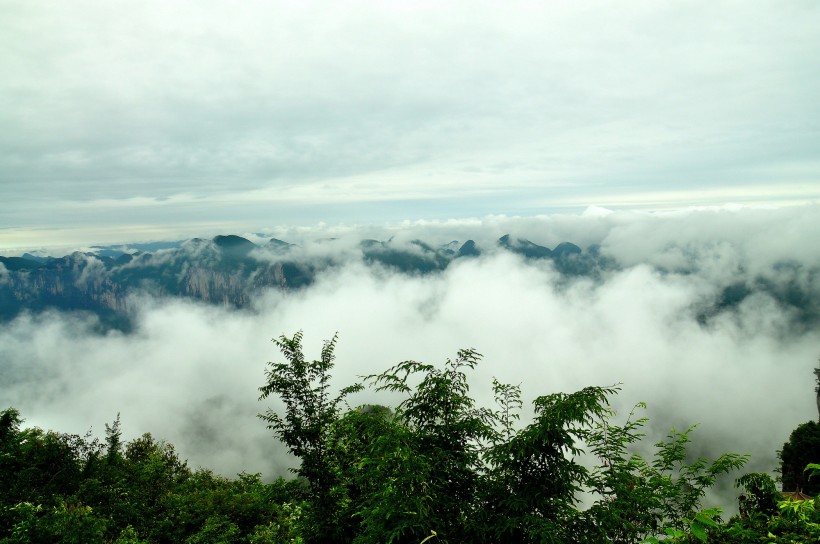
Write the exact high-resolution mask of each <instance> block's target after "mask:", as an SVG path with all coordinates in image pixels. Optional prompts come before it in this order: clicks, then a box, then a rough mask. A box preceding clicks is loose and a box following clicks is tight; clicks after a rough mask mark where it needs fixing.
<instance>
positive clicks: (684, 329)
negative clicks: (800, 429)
mask: <svg viewBox="0 0 820 544" xmlns="http://www.w3.org/2000/svg"><path fill="white" fill-rule="evenodd" d="M817 211H818V210H817V208H816V206H803V207H793V208H784V209H775V210H750V209H732V208H729V209H727V208H723V209H712V210H689V211H685V212H675V213H671V212H670V213H667V214H661V213H654V214H649V213H626V212H618V213H608V212H606V211H605V210H588V211H587V213H585V214H581V215H563V216H547V217H534V218H506V217H491V218H485V219H482V220H475V221H451V222H437V223H408V224H404V225H394V226H393V227H390V228H389V229H387V230H382V231H379V232H371V231H369V230H366V229H355V228H353V229H348V230H346V231H344V232H342V231H341V230H339V229H338V228H335V230H334V228H331V227H317V228H316V229H311V230H306V229H301V230H299V231H298V232H297V231H296V230H288V229H287V228H279V229H278V230H277V229H274V231H272V234H275V235H276V236H277V237H279V238H282V239H285V240H287V241H293V242H297V243H300V247H301V249H299V251H304V252H306V253H309V252H311V251H313V252H318V253H321V251H330V250H327V249H322V250H320V249H317V248H327V247H344V248H346V249H345V250H344V251H339V252H338V253H337V255H347V254H351V255H352V254H353V252H352V251H351V248H352V247H354V246H353V244H350V243H342V242H339V243H337V244H336V245H335V246H333V245H332V244H331V246H329V245H328V244H326V243H322V244H320V243H316V244H311V243H310V242H309V240H327V239H328V238H335V239H336V240H337V241H338V240H342V241H344V240H348V239H351V240H352V239H354V238H355V239H361V238H362V237H366V236H364V235H373V236H372V237H378V236H377V235H379V234H380V235H381V236H382V239H386V237H388V236H394V237H398V238H402V237H405V238H407V239H412V238H421V239H424V240H427V241H431V240H433V241H436V240H438V241H440V242H441V243H446V242H449V241H450V240H453V239H457V240H461V241H464V240H466V239H468V238H473V239H475V240H476V241H477V242H479V243H481V242H485V243H490V242H492V241H493V240H495V239H497V237H498V236H500V235H502V234H505V233H510V234H512V235H513V236H514V237H521V238H527V239H529V240H532V241H533V242H536V243H540V244H542V245H547V246H549V247H554V246H555V245H556V244H557V243H559V242H561V241H572V242H574V243H576V244H578V245H579V246H581V247H584V248H586V247H588V246H589V245H592V244H599V245H600V247H601V251H602V252H603V253H605V254H606V255H608V256H611V257H614V258H615V259H616V260H617V261H618V263H619V264H620V267H619V268H618V269H616V270H612V271H610V272H607V273H605V274H604V275H603V276H602V277H601V278H600V279H589V278H575V279H570V280H567V278H562V277H561V276H560V274H559V273H558V272H556V271H555V270H554V269H553V267H552V264H551V262H550V261H529V262H528V261H524V260H522V259H521V258H519V257H518V256H516V255H514V254H510V253H506V252H487V253H486V254H485V255H483V256H482V257H480V258H475V259H458V260H456V261H454V263H453V264H452V265H451V266H450V267H448V268H447V270H446V271H444V272H442V273H438V274H431V275H426V276H413V275H406V274H399V273H396V272H392V271H390V270H388V269H385V268H381V267H378V266H367V265H365V264H364V263H363V262H362V261H361V259H360V258H359V259H354V258H352V257H351V258H350V259H348V260H344V259H342V260H341V261H340V262H341V264H340V265H339V266H335V267H332V268H329V269H327V270H325V271H324V272H322V273H321V274H320V275H319V277H318V279H317V281H316V282H315V283H314V284H313V285H312V286H311V287H309V288H307V289H303V290H299V291H292V292H281V291H274V290H271V291H267V292H264V293H261V294H260V295H259V296H258V298H257V299H256V300H255V301H254V303H253V307H252V308H250V309H246V310H230V309H225V308H222V307H217V306H211V305H206V304H202V303H197V302H192V301H189V300H179V299H156V298H151V297H149V296H142V297H138V298H136V299H135V300H134V307H135V308H137V309H136V310H135V322H136V327H135V329H134V331H133V332H131V333H128V334H125V333H122V332H118V331H108V332H106V333H100V332H98V331H99V328H97V327H95V323H94V319H93V318H91V317H87V316H86V317H83V316H81V315H77V314H71V315H68V314H60V313H46V314H40V315H24V316H21V317H19V318H17V319H16V320H14V321H12V322H10V323H6V324H4V325H3V326H2V328H0V365H2V372H0V405H3V406H4V407H5V406H14V407H15V408H17V409H19V410H20V411H21V412H22V415H23V417H24V418H26V424H27V425H31V426H39V427H42V428H46V429H54V430H59V431H62V432H73V433H79V434H83V433H84V432H85V431H87V430H88V429H89V428H91V429H92V432H93V433H94V434H96V435H98V436H99V435H101V434H102V430H103V428H104V423H106V422H109V423H110V422H111V421H113V420H114V418H115V417H116V415H117V413H120V414H121V418H122V426H123V431H124V437H125V438H126V439H131V438H134V437H136V436H139V435H140V434H142V433H143V432H151V433H152V434H153V435H154V436H155V437H158V438H163V439H166V440H168V441H169V442H171V443H173V444H174V445H175V446H176V448H177V450H178V451H179V452H180V454H181V456H182V457H183V458H186V459H188V461H189V463H190V464H191V465H192V466H204V467H209V468H212V469H214V470H216V471H217V472H220V473H223V474H226V475H232V474H234V473H236V472H239V471H243V470H244V471H247V472H261V473H263V475H264V476H265V477H266V478H272V477H275V476H278V475H285V474H287V469H288V467H292V466H294V465H295V463H296V461H295V460H294V459H293V458H292V457H290V456H288V454H287V452H286V450H285V448H284V447H283V446H282V445H281V444H279V443H278V442H277V441H276V440H275V439H274V438H272V437H271V432H270V431H269V430H267V429H266V428H265V425H264V423H263V422H262V421H261V420H259V419H257V418H256V414H257V413H259V412H261V411H264V410H265V409H267V408H268V407H272V408H274V409H278V408H279V407H280V405H279V404H278V403H277V400H276V399H273V398H270V399H268V400H266V401H264V402H258V401H257V397H258V396H259V392H258V387H259V386H261V385H262V384H263V382H264V370H265V364H266V362H267V361H281V360H282V357H281V355H280V354H279V353H278V352H277V350H276V348H275V346H274V345H273V344H272V343H271V342H270V339H271V338H272V337H278V336H279V335H280V334H286V335H291V334H293V333H294V332H296V331H298V330H302V331H304V334H305V338H304V342H305V350H306V352H307V355H308V356H310V357H312V358H315V357H318V356H319V351H320V349H321V347H322V342H323V341H324V340H326V339H329V338H331V337H332V336H333V335H334V334H335V333H337V332H338V334H339V341H338V346H337V349H336V355H337V360H336V367H335V369H334V371H333V374H334V379H333V385H334V387H339V388H340V387H343V386H345V385H348V384H350V383H352V382H354V381H356V380H357V379H358V377H359V376H361V375H364V374H371V373H376V372H381V371H383V370H385V369H386V368H387V367H389V366H391V365H393V364H395V363H397V362H400V361H403V360H407V359H413V360H418V361H424V362H430V363H440V362H443V361H444V360H446V359H447V358H449V357H453V356H454V355H455V354H456V351H457V350H458V349H460V348H466V347H471V348H475V349H476V350H478V351H479V352H480V353H482V354H483V356H484V360H483V361H482V363H481V364H480V365H479V366H478V368H477V369H476V371H475V372H474V373H473V374H472V375H471V384H472V387H473V392H474V394H475V396H476V398H477V399H479V401H480V402H482V403H485V404H487V405H490V404H491V403H492V393H491V389H490V385H491V380H492V377H497V378H498V379H499V380H501V381H503V382H509V383H515V384H521V388H522V392H523V396H524V400H525V417H523V418H522V421H523V422H526V421H527V418H526V412H527V411H528V409H527V408H526V406H528V405H529V404H530V402H531V400H532V399H534V398H535V397H536V396H539V395H543V394H549V393H553V392H558V391H564V392H570V391H574V390H577V389H580V388H583V387H585V386H587V385H612V384H615V383H620V384H622V385H621V387H622V390H621V392H620V394H619V395H618V396H617V397H614V398H613V399H612V402H613V407H614V408H615V409H616V410H617V411H618V413H619V414H620V416H619V417H625V416H626V414H627V413H628V412H629V411H630V410H631V408H632V407H633V406H634V405H635V404H636V403H638V402H646V403H647V405H648V407H647V409H646V410H645V412H643V414H645V415H647V416H648V417H649V418H650V421H649V423H648V424H647V426H646V428H645V431H646V433H647V435H648V436H647V438H646V440H645V443H644V445H643V446H641V447H640V448H639V450H640V451H642V452H644V453H648V452H651V449H652V448H651V445H652V444H653V443H654V442H656V441H657V440H659V439H661V438H663V437H664V436H665V435H666V433H667V432H668V431H669V429H670V428H672V427H675V428H677V429H679V430H683V429H685V428H687V427H688V426H689V425H691V424H695V423H699V427H698V429H697V430H696V431H695V433H694V434H693V439H694V442H693V444H692V446H691V448H690V451H691V452H692V454H693V455H700V454H704V455H711V456H715V455H718V454H719V453H722V452H725V451H733V452H739V453H750V454H751V455H752V460H751V462H750V464H749V466H748V468H749V470H760V471H772V470H774V469H776V467H777V459H776V451H777V450H778V449H779V448H780V447H782V445H783V443H784V442H785V441H786V440H787V439H788V436H789V433H790V432H791V430H792V429H794V428H795V427H796V426H797V425H798V424H800V423H802V422H805V421H807V420H811V419H815V418H817V417H818V414H817V409H816V406H815V400H814V391H813V387H814V380H813V375H812V369H813V368H814V367H815V366H817V359H818V355H820V329H818V327H817V326H816V324H815V325H809V326H803V327H796V326H795V322H794V319H793V318H794V315H793V311H792V310H790V309H788V308H786V307H784V306H782V305H781V304H779V303H778V302H777V301H776V300H774V299H773V298H772V297H770V296H769V295H767V294H765V293H757V294H754V295H752V296H750V297H748V298H747V299H746V300H744V301H743V303H742V304H740V305H739V306H738V307H737V308H735V309H734V310H732V311H727V312H723V313H720V314H717V315H716V316H714V317H713V318H712V319H710V320H709V321H708V322H707V323H705V324H704V323H703V322H702V321H699V320H698V319H697V315H698V311H699V309H702V308H703V307H704V305H707V304H708V303H709V301H714V300H715V298H716V297H717V296H718V294H719V292H720V290H721V289H722V288H723V287H725V286H727V285H730V284H732V283H733V282H737V281H743V280H746V279H751V278H755V277H768V278H770V279H772V281H777V280H778V274H785V273H788V274H790V276H789V279H790V281H796V282H802V284H801V285H802V286H803V287H804V288H805V289H806V291H807V292H810V293H813V294H815V295H816V294H817V293H820V279H819V278H818V272H817V271H818V269H820V246H818V244H817V243H816V240H817V235H818V234H820V214H818V213H817ZM784 262H788V263H790V267H789V268H788V272H783V271H782V268H781V267H779V266H777V265H778V264H779V263H780V264H782V263H784ZM398 401H399V399H398V398H395V397H393V398H391V397H386V396H384V395H383V394H376V393H373V392H371V391H365V392H363V393H360V394H358V395H357V396H356V397H354V398H352V399H351V404H359V403H373V402H378V403H382V404H393V405H395V404H396V402H398ZM733 493H734V494H736V492H734V491H732V490H731V488H730V487H729V488H727V487H726V486H725V485H724V487H722V488H721V490H720V496H718V497H715V498H714V500H715V501H716V502H721V501H722V502H723V504H722V505H723V506H724V507H728V508H731V505H730V504H726V503H727V502H729V501H731V500H732V497H733V495H732V494H733Z"/></svg>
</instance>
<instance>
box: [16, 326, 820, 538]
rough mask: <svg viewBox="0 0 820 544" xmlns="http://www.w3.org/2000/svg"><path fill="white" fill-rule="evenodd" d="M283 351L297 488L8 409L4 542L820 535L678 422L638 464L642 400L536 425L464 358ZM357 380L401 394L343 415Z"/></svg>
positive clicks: (568, 408) (816, 516) (577, 408)
mask: <svg viewBox="0 0 820 544" xmlns="http://www.w3.org/2000/svg"><path fill="white" fill-rule="evenodd" d="M275 343H276V345H277V346H278V347H279V348H280V350H281V352H282V354H283V356H284V361H283V362H277V363H270V364H269V367H268V369H267V372H266V374H265V381H264V383H263V385H262V386H261V387H260V393H261V398H263V399H267V398H276V399H277V400H278V401H279V402H280V403H281V406H282V407H283V411H276V410H273V409H270V410H268V411H266V412H265V413H263V414H260V417H261V418H262V419H263V420H264V421H265V422H266V423H267V424H268V425H269V428H270V429H271V430H272V431H273V434H274V435H275V438H276V439H278V440H281V441H282V442H283V443H284V444H285V445H286V446H287V447H288V449H289V450H290V451H291V452H292V453H293V454H295V455H296V456H297V457H298V458H299V460H300V463H299V466H298V467H297V468H296V469H295V470H294V472H295V477H294V478H292V479H287V480H286V479H282V478H279V479H277V480H275V481H272V482H270V483H265V481H264V478H263V475H260V474H245V473H242V474H239V475H237V477H236V478H234V479H228V478H225V477H222V476H219V475H216V474H214V473H213V472H211V471H210V470H208V469H207V468H197V469H192V468H191V467H189V466H187V463H186V462H185V461H184V460H183V459H180V457H179V456H178V455H177V453H176V451H175V449H174V447H173V445H172V444H170V443H167V442H164V441H162V440H158V439H156V438H154V437H152V436H151V435H150V434H145V435H143V436H141V437H139V438H137V439H134V440H131V441H129V442H126V443H123V440H122V429H121V426H120V417H119V415H117V417H116V419H114V421H113V422H112V423H111V424H110V425H106V429H105V430H106V432H105V439H104V440H103V441H101V440H97V439H94V438H92V437H91V436H89V435H86V436H77V435H70V434H63V433H60V432H55V431H43V430H41V429H37V428H26V427H25V425H24V418H23V415H21V414H20V413H19V412H18V411H17V410H15V409H14V408H8V409H6V410H4V411H3V412H2V413H0V481H2V482H3V485H2V486H0V505H1V507H0V542H3V543H22V542H32V543H40V542H77V543H80V542H83V543H91V542H117V543H138V542H157V543H164V542H169V543H170V542H186V543H200V542H202V543H204V542H209V543H219V542H236V543H240V542H246V543H274V542H277V543H281V542H294V543H296V542H305V543H313V542H316V543H327V542H340V543H342V542H357V543H377V542H379V543H381V542H395V543H422V542H451V543H456V542H562V543H563V542H588V543H601V542H612V543H627V542H655V541H657V540H667V541H670V542H729V543H731V542H735V543H752V542H814V541H816V540H817V539H818V538H820V512H817V511H815V509H814V501H813V500H806V501H801V502H783V501H781V500H780V494H779V493H778V492H777V491H776V488H775V484H774V482H773V480H772V479H771V477H769V476H768V475H766V474H760V473H748V474H742V472H741V469H742V468H743V466H744V465H745V463H746V462H747V460H748V456H747V455H742V454H737V453H725V454H723V455H720V456H719V457H717V458H715V459H706V458H703V457H700V458H698V457H693V456H692V455H690V454H688V453H687V446H688V445H689V444H690V441H692V440H693V439H694V440H696V434H695V436H694V437H693V430H694V427H691V428H689V429H686V430H683V431H675V430H671V431H670V432H669V434H668V436H667V438H666V439H665V440H663V441H661V442H659V443H658V444H656V445H655V448H654V452H653V454H652V455H651V456H648V457H641V456H638V455H636V454H635V453H634V452H635V451H636V447H637V446H638V445H639V444H640V442H641V440H642V428H643V427H644V426H645V425H646V424H647V421H648V419H647V416H645V415H644V412H645V407H644V406H643V405H638V406H636V407H635V409H634V410H633V412H632V413H631V414H628V415H625V414H621V415H618V414H615V413H614V411H613V410H612V409H611V405H610V400H611V399H612V398H613V396H614V395H617V393H618V390H619V388H618V386H617V385H613V386H606V387H599V386H590V387H586V388H584V389H582V390H579V391H575V392H571V393H550V394H544V395H542V396H538V397H537V398H535V399H533V400H532V401H531V402H532V407H533V417H532V419H531V420H530V421H522V418H521V414H522V413H523V412H524V411H525V410H524V405H525V403H526V404H529V403H530V401H529V400H528V399H523V398H522V395H521V390H520V387H518V386H516V385H511V384H503V383H499V382H497V381H494V382H493V384H492V389H493V391H494V396H495V405H494V406H482V405H479V404H478V403H477V402H476V400H475V399H474V398H473V396H471V393H470V387H469V381H470V376H471V374H472V372H473V371H474V369H475V368H476V367H477V365H479V364H480V360H481V356H480V355H479V354H478V353H477V352H476V351H474V350H472V349H465V350H460V351H459V352H458V353H457V355H456V356H455V358H453V359H448V360H447V361H446V362H445V363H444V364H442V365H433V364H427V363H420V362H415V361H405V362H401V363H399V364H396V365H394V366H392V367H390V368H388V369H387V370H385V371H384V372H382V373H378V374H372V375H368V376H364V377H362V379H361V381H360V382H359V383H356V384H352V385H350V386H348V387H343V388H341V389H339V388H338V385H337V384H334V383H332V381H333V380H332V370H333V366H334V349H335V346H336V339H335V338H333V339H332V340H330V341H328V342H326V343H325V345H324V347H323V349H322V351H321V357H320V358H319V359H317V360H308V359H306V358H305V356H304V353H303V349H302V335H301V333H297V334H295V335H294V336H293V337H285V336H282V337H280V338H279V339H277V340H275ZM363 388H370V389H372V390H376V391H388V392H392V393H393V394H394V395H396V396H395V397H394V398H399V399H401V400H400V401H399V402H398V403H397V404H396V405H395V406H392V407H385V406H378V405H364V406H358V407H350V406H349V405H348V403H347V401H348V400H349V399H350V398H351V397H350V395H352V394H354V393H356V392H358V391H360V390H362V389H363ZM702 424H703V425H708V424H709V422H708V421H704V422H703V423H702ZM804 435H805V433H803V434H802V435H801V436H804ZM793 439H794V435H793ZM803 440H804V442H805V438H804V439H803ZM789 445H790V444H786V446H784V450H786V449H788V447H789ZM793 445H794V444H793ZM726 447H727V449H731V444H726ZM799 449H800V453H801V454H802V453H805V452H806V448H805V446H801V447H800V448H799ZM818 453H820V450H818ZM789 462H790V463H791V462H792V461H789ZM818 468H820V467H818V466H817V465H811V466H810V467H809V469H810V471H809V472H810V473H809V474H807V476H811V475H813V472H817V469H818ZM785 469H786V458H785V456H784V474H785ZM722 476H728V477H732V478H736V485H737V487H738V488H739V490H738V494H741V493H742V495H741V500H740V513H741V514H740V515H739V516H734V517H731V518H729V519H726V516H725V515H723V514H722V512H721V511H720V510H719V509H716V508H713V507H712V506H713V505H710V504H706V502H705V494H706V492H707V490H708V489H709V488H710V486H712V485H713V484H714V483H715V482H716V480H717V479H718V478H720V477H722ZM268 481H269V480H268ZM807 481H811V479H810V478H809V479H808V480H807Z"/></svg>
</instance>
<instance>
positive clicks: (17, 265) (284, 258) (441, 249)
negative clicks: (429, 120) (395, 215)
mask: <svg viewBox="0 0 820 544" xmlns="http://www.w3.org/2000/svg"><path fill="white" fill-rule="evenodd" d="M331 242H332V241H331ZM302 249H303V248H300V247H298V246H296V245H294V244H290V243H288V242H285V241H282V240H278V239H275V238H272V239H269V240H267V241H266V242H265V243H264V244H255V243H253V242H251V241H250V240H248V239H246V238H243V237H240V236H235V235H227V236H217V237H215V238H213V239H211V240H206V239H200V238H194V239H192V240H187V241H180V242H159V243H152V244H135V245H130V246H128V247H124V246H95V247H93V248H92V250H93V251H90V252H84V253H83V252H75V253H71V254H70V255H65V256H62V257H41V256H34V255H31V254H28V253H26V254H24V255H23V256H21V257H2V256H0V265H2V266H0V321H7V320H10V319H13V318H14V317H16V316H18V315H20V314H21V313H23V312H26V311H28V312H33V313H38V312H42V311H45V310H50V309H56V310H62V311H88V312H92V313H94V314H96V315H97V316H98V317H99V318H100V321H101V324H102V325H103V327H104V328H111V327H113V328H118V329H122V330H128V329H130V327H131V319H130V316H131V313H132V310H133V308H130V307H129V304H130V301H131V300H132V297H131V295H133V294H138V293H148V294H150V295H153V296H157V297H182V298H190V299H195V300H199V301H203V302H207V303H211V304H218V305H222V306H226V307H233V308H243V307H247V306H249V305H250V302H251V300H253V297H254V296H255V295H256V294H258V293H259V292H260V291H261V290H263V289H269V288H273V289H279V290H283V291H293V290H298V289H302V288H305V287H307V286H309V285H311V284H312V283H313V282H314V281H315V279H316V277H317V274H318V273H319V272H321V271H326V270H329V269H332V268H333V267H337V266H340V265H341V264H343V263H344V262H346V261H347V260H349V259H350V258H351V253H350V252H349V251H348V252H347V253H339V254H338V255H337V256H335V257H334V256H332V255H336V254H334V253H333V252H325V253H320V255H321V256H314V253H312V252H309V251H302ZM498 251H501V252H509V253H513V254H517V255H519V256H520V257H521V258H523V259H524V260H526V261H548V262H550V263H551V265H552V266H553V267H554V268H555V270H556V271H558V272H559V273H560V274H561V277H563V278H565V279H571V278H573V277H578V276H583V277H587V278H591V279H593V280H594V279H599V278H601V277H602V275H603V274H606V273H607V272H610V271H614V270H617V269H618V268H619V266H618V264H617V261H616V260H615V259H614V258H612V257H609V256H605V255H603V254H602V253H601V252H600V250H599V248H598V247H596V246H592V247H589V248H586V249H582V248H580V247H579V246H577V245H575V244H572V243H570V242H563V243H561V244H559V245H558V246H556V247H555V248H552V249H550V248H548V247H545V246H541V245H538V244H536V243H533V242H531V241H529V240H526V239H521V238H513V237H511V236H509V235H505V236H502V237H501V238H499V239H498V240H497V241H496V243H495V244H491V247H481V246H480V245H479V244H476V242H475V241H473V240H467V241H465V242H458V241H453V242H450V243H447V244H444V245H438V246H434V245H431V244H428V243H426V242H424V241H422V240H413V241H411V242H409V243H396V242H394V241H393V240H392V239H391V240H387V241H380V240H362V241H361V242H360V243H359V244H358V246H357V247H356V248H355V250H354V251H353V253H352V256H353V258H358V259H360V260H361V261H362V262H363V263H365V264H366V265H369V266H382V267H385V268H388V269H391V270H393V271H395V272H398V273H402V274H414V275H427V274H435V273H438V272H441V271H443V270H445V269H446V268H447V267H448V266H450V264H451V263H453V262H454V261H456V260H460V259H471V258H475V257H478V256H480V255H481V254H482V253H485V252H498ZM814 273H815V274H817V271H814ZM793 283H794V282H793ZM756 290H764V291H766V292H767V293H770V294H772V295H773V296H774V297H775V298H776V299H777V300H778V301H779V302H781V304H783V305H785V306H788V307H791V308H793V309H794V310H795V312H796V317H797V320H798V321H799V322H801V323H805V324H808V325H811V324H814V323H820V308H818V305H820V303H818V301H817V297H816V296H813V295H812V293H810V292H806V290H805V289H802V290H801V288H800V287H799V286H798V285H797V284H796V283H794V284H793V285H788V284H787V285H781V284H778V283H772V282H768V283H767V282H766V281H762V280H761V281H757V282H753V283H751V284H750V283H749V282H747V281H742V282H739V283H738V284H735V285H731V286H728V287H726V288H725V289H724V291H723V293H722V294H721V297H720V298H719V299H718V300H715V301H712V303H710V304H706V305H705V306H704V308H702V309H701V310H700V313H699V316H700V319H701V320H702V321H703V322H705V321H707V320H708V319H709V318H710V317H711V316H714V315H715V314H717V313H719V312H721V311H723V310H725V309H727V308H731V307H735V306H737V305H738V304H740V303H741V302H742V301H743V300H744V299H745V298H746V297H748V296H750V295H751V294H752V293H753V292H755V291H756Z"/></svg>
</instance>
